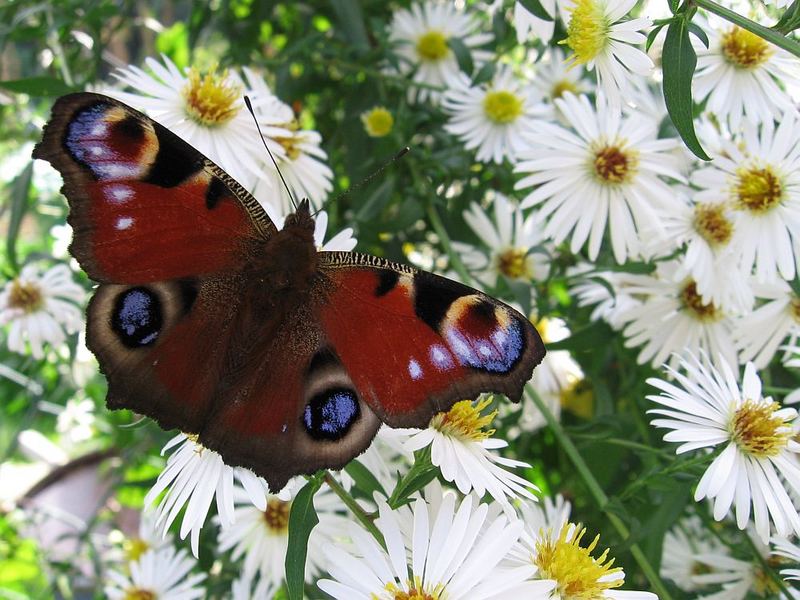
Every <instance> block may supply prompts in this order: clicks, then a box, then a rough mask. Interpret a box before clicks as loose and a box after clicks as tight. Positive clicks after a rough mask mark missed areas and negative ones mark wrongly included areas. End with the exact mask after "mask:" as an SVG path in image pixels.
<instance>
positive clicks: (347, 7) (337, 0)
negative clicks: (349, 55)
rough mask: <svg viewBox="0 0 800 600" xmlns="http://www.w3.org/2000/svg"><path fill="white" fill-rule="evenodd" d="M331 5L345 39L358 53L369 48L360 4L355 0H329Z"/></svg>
mask: <svg viewBox="0 0 800 600" xmlns="http://www.w3.org/2000/svg"><path fill="white" fill-rule="evenodd" d="M331 6H332V7H333V12H335V13H336V19H337V20H338V21H339V27H340V28H341V29H342V32H343V33H344V36H345V37H346V38H347V41H348V42H349V43H350V44H352V45H353V46H354V47H355V48H356V49H357V50H358V51H359V53H363V52H365V51H367V50H369V37H367V28H366V27H365V26H364V13H363V12H362V11H361V4H360V3H359V2H358V1H357V0H331Z"/></svg>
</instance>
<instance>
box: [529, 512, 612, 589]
mask: <svg viewBox="0 0 800 600" xmlns="http://www.w3.org/2000/svg"><path fill="white" fill-rule="evenodd" d="M585 533H586V528H585V527H581V526H580V525H577V526H576V525H573V524H571V523H567V524H565V525H564V526H563V527H562V528H561V532H560V533H559V535H558V539H557V540H555V541H553V540H550V539H548V536H545V535H542V536H541V537H540V540H539V541H537V542H536V556H535V557H534V559H533V562H534V564H536V566H537V567H539V571H540V573H541V576H542V578H543V579H553V580H555V582H556V589H555V592H556V593H555V594H553V596H554V597H556V598H560V599H561V600H596V599H599V598H604V597H605V594H604V592H605V591H606V590H610V589H613V588H617V587H620V586H621V585H622V583H623V579H622V578H620V579H615V580H613V581H600V579H601V578H603V577H606V576H608V575H611V574H614V573H619V572H620V571H622V569H621V568H620V567H616V568H612V566H613V564H614V559H613V558H612V559H611V560H608V549H606V550H605V551H603V553H602V554H601V555H600V556H599V557H598V558H594V557H592V552H593V551H594V549H595V548H596V547H597V543H598V542H599V541H600V536H599V535H597V536H595V538H594V540H592V543H591V544H589V545H588V546H587V547H586V548H582V547H581V545H580V542H581V538H583V535H584V534H585Z"/></svg>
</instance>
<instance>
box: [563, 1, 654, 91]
mask: <svg viewBox="0 0 800 600" xmlns="http://www.w3.org/2000/svg"><path fill="white" fill-rule="evenodd" d="M636 2H637V0H573V2H572V4H571V6H568V7H567V14H568V19H569V22H568V24H567V39H566V42H565V43H566V45H567V46H569V48H570V49H571V50H572V52H573V53H572V55H571V56H570V59H571V60H572V61H573V62H574V63H576V64H580V65H586V69H587V70H589V71H592V70H594V71H595V72H596V74H597V88H598V91H599V92H602V96H604V97H605V99H606V100H608V102H609V103H610V104H611V105H612V106H613V107H619V106H621V105H622V100H623V98H625V97H627V96H628V95H629V88H630V81H631V79H632V78H634V77H647V76H648V75H650V73H651V71H652V70H653V61H652V60H650V57H649V56H647V54H645V53H644V52H643V51H642V50H639V49H638V48H635V47H634V45H639V44H644V42H645V39H646V36H645V34H644V33H641V32H642V31H643V30H649V29H650V26H651V25H652V23H651V21H650V19H646V18H639V19H630V20H623V18H624V17H625V16H626V15H627V14H628V13H629V12H630V11H631V9H633V7H634V6H635V5H636Z"/></svg>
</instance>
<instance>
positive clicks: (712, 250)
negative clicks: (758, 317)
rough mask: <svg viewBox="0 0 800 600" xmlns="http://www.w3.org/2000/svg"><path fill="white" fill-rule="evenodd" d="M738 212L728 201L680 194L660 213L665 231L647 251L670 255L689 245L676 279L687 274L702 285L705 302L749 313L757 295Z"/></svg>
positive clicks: (655, 235) (662, 229)
mask: <svg viewBox="0 0 800 600" xmlns="http://www.w3.org/2000/svg"><path fill="white" fill-rule="evenodd" d="M732 213H733V211H732V210H731V209H730V207H729V206H728V205H727V204H726V203H722V202H716V203H715V202H699V201H698V200H697V199H696V198H695V199H693V200H690V199H689V197H688V196H687V195H685V194H682V193H677V194H676V198H675V202H674V203H673V206H672V209H671V210H670V211H668V212H665V213H663V214H662V216H661V222H660V224H659V226H660V228H661V235H662V236H663V237H659V236H658V233H654V234H653V235H652V236H646V237H648V238H649V239H650V240H652V241H651V243H650V247H649V248H648V249H647V250H646V253H647V254H652V255H654V256H665V255H669V254H671V253H673V252H674V251H675V250H676V249H677V248H681V247H683V246H685V248H686V252H685V254H684V255H683V256H682V257H681V260H680V267H679V268H678V269H677V271H676V272H675V279H676V280H683V279H685V278H687V277H689V278H691V279H692V280H694V281H695V282H696V284H697V293H698V294H700V297H701V298H702V300H703V302H705V303H708V304H714V305H716V306H719V307H721V308H723V309H725V310H727V311H729V312H731V313H736V314H743V313H748V312H750V311H751V310H752V308H753V303H754V302H755V297H754V295H753V290H752V288H751V286H750V272H749V271H748V270H745V269H743V268H741V267H740V265H739V255H738V252H737V246H736V245H735V244H733V243H732V240H733V236H734V218H735V216H734V215H733V214H732Z"/></svg>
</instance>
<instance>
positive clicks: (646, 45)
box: [644, 23, 666, 51]
mask: <svg viewBox="0 0 800 600" xmlns="http://www.w3.org/2000/svg"><path fill="white" fill-rule="evenodd" d="M665 26H666V23H660V24H658V25H656V26H655V27H653V28H652V29H651V30H650V33H648V34H647V40H646V41H645V43H644V49H645V51H648V50H650V46H652V45H653V42H655V41H656V37H657V36H658V34H659V32H660V31H661V30H662V29H664V27H665Z"/></svg>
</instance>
